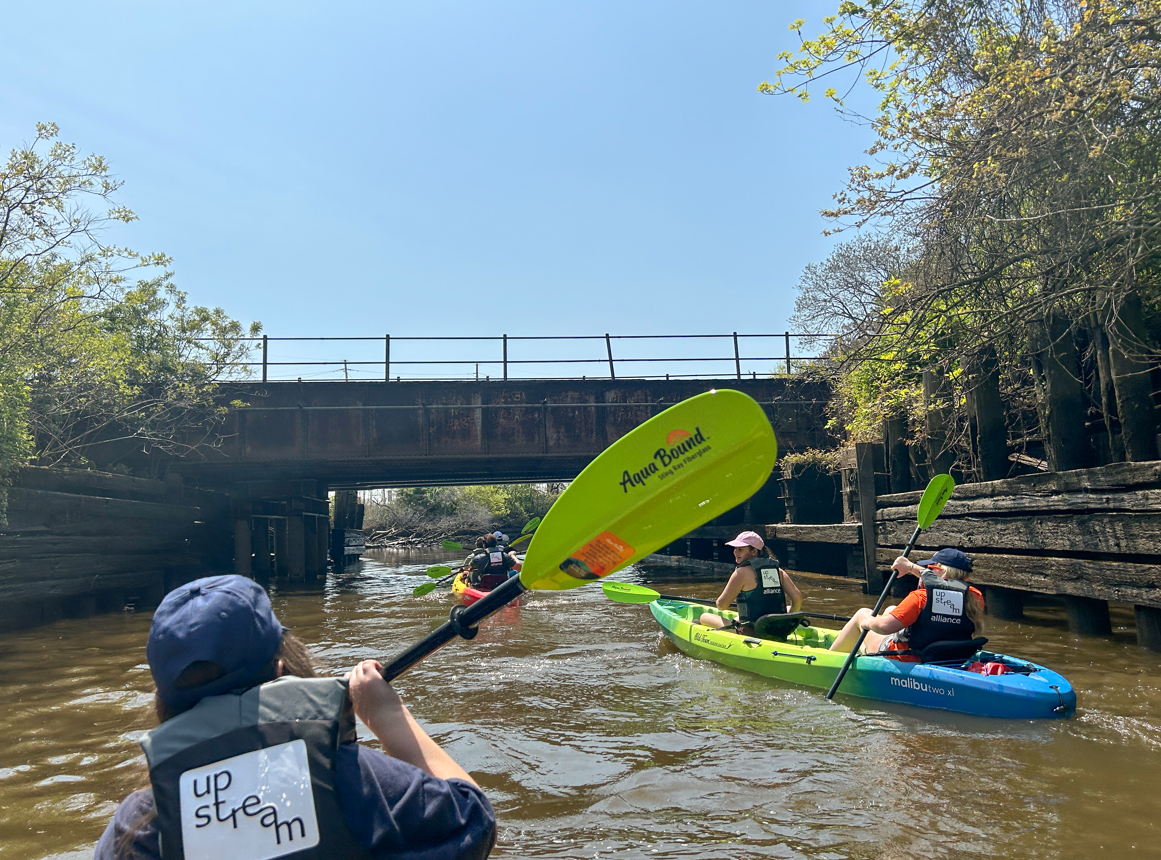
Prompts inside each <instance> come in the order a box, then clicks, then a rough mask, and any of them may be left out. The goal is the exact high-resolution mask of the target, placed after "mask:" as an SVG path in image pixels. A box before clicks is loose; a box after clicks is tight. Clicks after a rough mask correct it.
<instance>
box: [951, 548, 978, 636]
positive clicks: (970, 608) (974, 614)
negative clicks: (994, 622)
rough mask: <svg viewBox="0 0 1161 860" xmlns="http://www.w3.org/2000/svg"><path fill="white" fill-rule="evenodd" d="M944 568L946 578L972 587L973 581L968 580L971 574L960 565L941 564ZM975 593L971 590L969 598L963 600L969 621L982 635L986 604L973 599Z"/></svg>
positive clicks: (976, 631) (976, 633)
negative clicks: (959, 566)
mask: <svg viewBox="0 0 1161 860" xmlns="http://www.w3.org/2000/svg"><path fill="white" fill-rule="evenodd" d="M940 567H941V568H942V569H943V576H944V578H945V579H951V580H954V581H956V582H962V583H964V585H967V586H968V587H969V588H971V583H969V582H968V581H967V578H968V576H970V574H969V573H968V572H967V571H966V570H961V569H960V568H958V567H952V566H951V565H950V564H941V565H940ZM974 597H975V595H974V594H972V593H971V592H970V591H969V592H968V594H967V599H965V600H964V602H963V608H964V612H965V613H967V617H968V621H970V622H971V623H972V626H973V627H974V628H975V635H976V636H982V635H983V634H984V604H983V603H982V602H981V601H979V600H973V599H971V598H974Z"/></svg>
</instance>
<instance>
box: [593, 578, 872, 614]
mask: <svg viewBox="0 0 1161 860" xmlns="http://www.w3.org/2000/svg"><path fill="white" fill-rule="evenodd" d="M601 589H602V590H603V591H604V592H605V597H607V598H609V600H612V601H615V602H616V603H652V602H653V601H654V600H674V601H677V602H678V603H700V604H702V605H703V606H717V602H716V601H713V600H706V599H704V598H701V597H678V596H677V595H675V594H658V593H657V592H656V591H654V590H653V589H652V588H646V587H645V586H643V585H633V584H631V583H628V582H602V583H601ZM730 606H737V604H736V603H731V604H730ZM790 614H792V615H802V616H805V617H807V618H822V619H825V620H827V621H842V622H847V621H850V620H851V619H850V618H848V617H846V616H845V615H825V614H823V613H821V612H794V613H788V615H790Z"/></svg>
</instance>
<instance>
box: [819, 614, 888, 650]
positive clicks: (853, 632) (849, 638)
mask: <svg viewBox="0 0 1161 860" xmlns="http://www.w3.org/2000/svg"><path fill="white" fill-rule="evenodd" d="M894 608H895V607H894V606H888V607H887V609H886V612H885V613H884V614H888V613H890V612H891V610H892V609H894ZM874 617H875V616H873V615H872V614H871V610H870V609H867V608H866V607H864V608H863V609H860V610H859V611H858V612H856V613H855V614H854V615H853V616H852V617H851V620H850V621H848V622H847V623H846V624H845V625H843V629H842V631H841V632H840V633H839V635H838V636H836V637H835V640H834V642H832V643H831V645H830V650H831V651H848V652H849V651H850V650H851V649H852V648H854V647H855V643H856V642H857V641H858V640H859V632H860V630H859V622H860V621H863V620H864V619H866V620H868V621H869V620H870V619H872V618H874ZM885 638H886V636H884V635H883V634H882V633H876V632H875V631H873V630H868V631H867V638H866V639H864V640H863V653H864V654H875V653H877V652H878V650H879V648H880V646H881V645H882V644H883V640H884V639H885Z"/></svg>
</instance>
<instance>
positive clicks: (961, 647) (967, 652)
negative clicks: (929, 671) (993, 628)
mask: <svg viewBox="0 0 1161 860" xmlns="http://www.w3.org/2000/svg"><path fill="white" fill-rule="evenodd" d="M987 644H988V640H987V639H985V638H984V637H983V636H980V637H978V638H976V639H972V640H970V641H966V642H965V641H964V640H962V639H950V640H944V641H941V642H932V643H931V644H930V645H927V646H926V647H924V648H922V649H921V650H920V651H919V652H918V657H919V662H920V663H953V662H957V661H959V660H966V659H967V658H968V657H971V656H972V655H973V654H975V653H976V652H977V651H979V650H980V649H981V648H983V647H984V646H985V645H987Z"/></svg>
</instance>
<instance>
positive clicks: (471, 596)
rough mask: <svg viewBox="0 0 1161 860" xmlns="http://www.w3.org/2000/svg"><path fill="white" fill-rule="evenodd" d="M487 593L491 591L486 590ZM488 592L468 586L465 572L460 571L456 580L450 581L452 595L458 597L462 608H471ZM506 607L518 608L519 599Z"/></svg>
mask: <svg viewBox="0 0 1161 860" xmlns="http://www.w3.org/2000/svg"><path fill="white" fill-rule="evenodd" d="M488 591H491V589H488ZM488 591H484V590H481V589H479V588H474V587H473V586H471V585H468V580H467V572H466V571H461V572H460V573H459V574H457V575H456V578H455V579H454V580H452V594H454V595H456V596H458V597H459V599H460V601H461V602H462V603H463V604H464V606H471V605H472V604H473V603H475V602H476V601H477V600H479V599H480V598H481V597H483V596H484V595H485V594H487V593H488ZM508 605H509V606H519V605H520V599H519V598H517V599H516V600H513V601H512V602H511V603H509V604H508Z"/></svg>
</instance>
